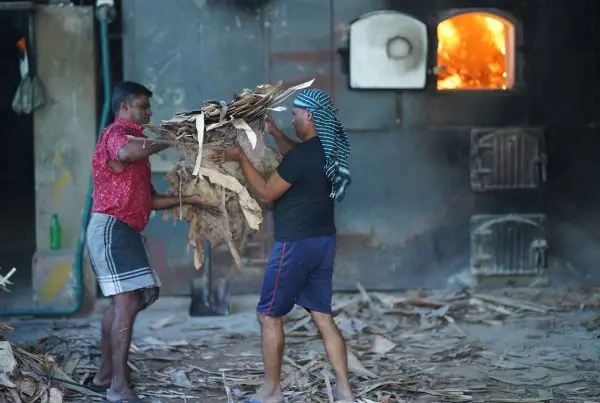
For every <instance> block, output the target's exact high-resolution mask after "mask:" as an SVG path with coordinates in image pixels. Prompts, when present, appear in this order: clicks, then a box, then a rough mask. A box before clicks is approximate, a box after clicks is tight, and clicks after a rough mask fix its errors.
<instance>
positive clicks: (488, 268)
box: [471, 214, 548, 276]
mask: <svg viewBox="0 0 600 403" xmlns="http://www.w3.org/2000/svg"><path fill="white" fill-rule="evenodd" d="M544 222H545V216H544V215H543V214H506V215H477V216H473V217H472V218H471V268H472V270H473V273H474V274H475V275H479V276H481V275H484V276H485V275H487V276H530V275H539V274H541V273H542V271H543V270H544V269H545V268H546V251H547V249H548V244H547V241H546V238H545V228H544Z"/></svg>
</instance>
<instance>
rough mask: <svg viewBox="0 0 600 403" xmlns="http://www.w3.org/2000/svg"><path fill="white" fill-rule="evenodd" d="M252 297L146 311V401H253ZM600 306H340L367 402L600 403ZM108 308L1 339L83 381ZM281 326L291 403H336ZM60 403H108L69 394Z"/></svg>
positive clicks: (308, 337)
mask: <svg viewBox="0 0 600 403" xmlns="http://www.w3.org/2000/svg"><path fill="white" fill-rule="evenodd" d="M256 299H257V298H256V297H253V296H248V297H240V298H236V299H234V300H233V303H232V311H233V314H232V315H231V316H229V317H224V318H190V317H189V316H188V315H187V309H188V304H189V300H188V299H183V298H182V299H177V298H163V299H162V300H160V301H159V302H157V303H156V304H155V305H154V306H153V307H151V308H150V309H149V310H147V311H145V312H143V313H142V314H140V316H139V319H138V321H137V323H136V327H135V333H134V342H133V343H134V346H132V350H131V363H130V364H131V365H130V367H131V373H132V379H133V381H134V383H135V385H136V389H137V391H138V392H139V394H140V395H142V396H144V397H145V398H146V399H147V401H149V402H164V403H167V402H235V401H241V400H242V399H243V396H245V395H248V394H250V393H251V392H252V391H253V390H254V389H256V388H257V387H258V385H259V384H260V378H261V375H262V364H261V358H260V349H259V338H258V330H259V329H258V325H257V324H256V319H255V314H254V306H255V303H256ZM599 302H600V293H598V292H597V291H595V290H583V289H577V290H573V289H570V290H535V291H534V290H495V291H494V292H490V293H487V294H483V293H479V294H474V293H468V294H465V293H464V292H458V291H453V292H450V291H448V290H445V291H444V290H442V291H437V292H435V293H434V292H431V293H427V295H423V294H419V293H405V294H402V295H394V296H391V295H388V294H385V295H383V294H376V293H369V294H367V293H365V292H363V293H362V294H361V293H359V294H354V295H341V296H337V297H336V302H335V304H334V305H335V312H336V321H337V322H338V325H339V326H340V328H341V329H342V332H343V333H344V335H345V337H346V339H347V340H348V345H349V350H350V353H349V362H350V369H351V372H352V383H353V386H354V388H355V390H356V393H357V394H358V395H359V396H358V397H359V398H360V399H362V400H360V401H363V402H387V403H391V402H442V401H472V402H544V401H547V402H594V401H598V402H600V376H599V375H598V373H599V371H600V360H599V358H600V357H599V354H600V344H599V343H598V337H599V335H600V315H599V311H597V308H598V305H599ZM103 308H104V304H100V306H99V307H98V314H96V315H94V316H93V317H90V318H86V319H79V320H59V321H57V320H53V321H48V320H13V321H10V322H6V321H4V323H7V324H9V325H10V326H12V327H13V328H14V331H13V332H11V333H8V334H6V337H7V339H8V340H9V341H11V342H12V343H13V344H15V345H19V346H30V351H32V352H35V353H49V354H51V355H52V356H54V357H56V361H57V363H58V365H59V366H60V367H61V369H62V370H63V371H64V373H65V374H67V375H69V376H70V377H71V378H72V379H73V380H75V381H76V382H80V381H81V380H82V379H85V378H86V376H87V375H89V374H91V373H93V372H94V370H95V368H97V361H98V354H99V351H98V348H97V343H98V334H99V324H100V314H101V312H102V309H103ZM286 329H287V338H286V353H285V355H286V356H285V360H284V361H285V363H284V371H283V372H284V373H283V379H284V381H283V382H284V387H285V389H286V398H287V400H288V401H289V402H330V400H329V398H328V394H327V384H328V383H332V384H333V383H334V377H333V375H332V373H331V368H330V366H329V364H328V363H327V361H326V359H325V355H324V351H323V348H322V346H321V343H320V339H319V338H318V335H317V334H316V332H315V329H314V328H313V327H312V324H311V323H310V321H309V320H308V318H307V317H306V315H305V313H304V312H303V310H298V311H295V312H294V313H293V314H292V315H290V318H289V319H288V320H287V322H286ZM328 381H329V382H328ZM53 384H55V385H58V383H56V382H54V383H53ZM333 387H335V385H333ZM1 393H2V392H1V390H0V394H1ZM64 401H66V402H90V401H101V400H100V399H99V398H97V397H93V396H84V395H81V394H79V393H76V392H74V391H72V390H68V389H67V390H65V400H64Z"/></svg>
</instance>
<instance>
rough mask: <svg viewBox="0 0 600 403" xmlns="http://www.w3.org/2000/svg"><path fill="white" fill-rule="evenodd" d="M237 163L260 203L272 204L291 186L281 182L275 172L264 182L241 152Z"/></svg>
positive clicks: (281, 179) (283, 181) (280, 178)
mask: <svg viewBox="0 0 600 403" xmlns="http://www.w3.org/2000/svg"><path fill="white" fill-rule="evenodd" d="M239 162H240V166H241V168H242V172H243V173H244V176H245V177H246V179H247V180H248V184H249V185H250V187H251V188H252V190H254V193H256V195H257V196H258V198H259V199H260V201H262V202H264V203H272V202H273V201H275V200H277V199H279V198H280V197H281V196H283V194H284V193H285V192H287V191H288V190H289V189H290V187H291V186H292V185H291V184H289V183H287V182H286V181H285V180H283V178H282V177H281V176H279V173H277V171H275V172H273V173H272V174H271V176H270V177H269V179H268V180H265V178H263V177H262V175H261V174H260V172H258V171H257V170H256V168H254V166H253V165H252V162H250V160H249V159H248V157H247V156H246V154H244V153H243V152H242V153H241V154H240V161H239Z"/></svg>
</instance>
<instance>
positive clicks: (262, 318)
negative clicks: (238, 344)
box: [256, 312, 283, 327]
mask: <svg viewBox="0 0 600 403" xmlns="http://www.w3.org/2000/svg"><path fill="white" fill-rule="evenodd" d="M256 318H257V319H258V323H259V325H260V326H261V327H264V326H281V325H282V324H283V317H281V316H271V315H265V314H263V313H261V312H256Z"/></svg>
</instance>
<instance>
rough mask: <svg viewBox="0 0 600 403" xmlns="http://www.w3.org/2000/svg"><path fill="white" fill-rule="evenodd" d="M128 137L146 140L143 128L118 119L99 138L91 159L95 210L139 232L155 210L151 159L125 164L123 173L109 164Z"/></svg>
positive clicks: (116, 159) (117, 158)
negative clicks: (114, 169)
mask: <svg viewBox="0 0 600 403" xmlns="http://www.w3.org/2000/svg"><path fill="white" fill-rule="evenodd" d="M128 135H129V136H136V137H143V138H146V136H145V135H144V134H143V132H142V127H141V126H140V125H137V124H135V123H133V122H131V121H129V120H125V119H121V118H117V119H115V121H114V122H113V123H112V124H110V125H108V126H107V127H106V129H104V131H103V132H102V134H101V135H100V139H99V140H98V144H97V145H96V150H95V151H94V156H93V158H92V177H93V181H94V192H93V194H92V198H93V199H94V207H93V208H92V211H93V212H96V213H103V214H108V215H111V216H113V217H115V218H116V219H118V220H120V221H122V222H124V223H125V224H127V225H129V226H130V227H131V228H133V229H134V230H135V231H138V232H140V231H142V230H143V229H144V228H145V227H146V224H148V220H149V219H150V211H151V209H152V194H153V193H154V187H153V186H152V182H151V176H150V175H151V174H150V160H149V159H148V158H146V159H143V160H140V161H137V162H134V163H131V164H123V165H124V169H123V171H122V172H120V173H116V172H114V171H113V170H112V169H111V168H110V167H109V166H108V164H107V162H108V161H109V160H114V161H118V160H119V156H118V153H119V150H120V149H121V147H123V146H124V145H125V144H127V143H128V142H129V141H130V140H128V139H127V136H128Z"/></svg>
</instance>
